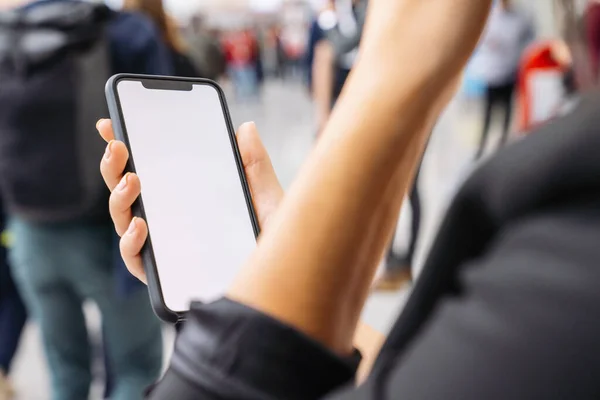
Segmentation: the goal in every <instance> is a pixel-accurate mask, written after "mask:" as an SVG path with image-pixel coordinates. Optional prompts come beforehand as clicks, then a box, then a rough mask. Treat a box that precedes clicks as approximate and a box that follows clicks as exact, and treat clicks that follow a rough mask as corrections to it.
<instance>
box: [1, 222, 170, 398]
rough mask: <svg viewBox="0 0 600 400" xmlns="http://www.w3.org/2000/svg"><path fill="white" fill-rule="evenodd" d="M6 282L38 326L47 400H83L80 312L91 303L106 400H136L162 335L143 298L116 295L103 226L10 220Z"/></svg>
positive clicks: (87, 358)
mask: <svg viewBox="0 0 600 400" xmlns="http://www.w3.org/2000/svg"><path fill="white" fill-rule="evenodd" d="M9 229H10V231H11V233H12V235H13V237H14V243H13V247H12V249H11V250H10V260H11V267H12V270H13V277H14V278H15V281H16V283H17V285H18V286H19V288H20V289H21V293H22V295H23V297H24V299H25V302H26V303H27V305H28V308H29V310H30V312H31V313H32V317H34V318H35V319H36V320H37V322H38V323H39V325H40V328H41V333H42V339H43V342H44V348H45V351H46V356H47V359H48V363H49V367H50V374H51V378H52V399H54V400H82V399H87V398H88V392H89V388H90V383H91V380H92V376H91V349H90V343H89V340H88V332H87V328H86V321H85V317H84V313H83V310H82V304H83V302H84V300H91V301H93V302H95V303H96V304H97V305H98V308H99V309H100V312H101V314H102V320H103V321H102V322H103V333H104V337H105V340H106V351H107V355H108V358H109V360H108V361H109V364H110V372H111V375H112V377H113V378H114V382H113V385H114V386H113V392H112V397H111V398H112V399H113V400H136V399H141V398H143V396H142V394H143V391H144V390H145V388H146V387H147V386H148V385H150V384H152V383H153V382H155V381H156V380H157V379H158V377H159V374H160V370H161V366H162V334H161V326H160V323H159V321H158V319H157V318H156V317H155V316H154V314H153V313H152V310H151V307H150V302H149V299H148V294H147V292H146V291H144V290H139V291H135V292H134V293H132V294H131V295H130V296H129V297H124V296H119V295H117V291H116V288H115V276H114V275H115V273H116V272H115V271H116V269H115V268H114V262H113V256H112V254H113V246H114V242H113V228H112V227H111V226H110V225H109V224H108V223H107V224H68V225H67V224H65V225H38V224H32V223H28V222H25V221H23V220H21V219H18V218H12V220H11V221H10V226H9Z"/></svg>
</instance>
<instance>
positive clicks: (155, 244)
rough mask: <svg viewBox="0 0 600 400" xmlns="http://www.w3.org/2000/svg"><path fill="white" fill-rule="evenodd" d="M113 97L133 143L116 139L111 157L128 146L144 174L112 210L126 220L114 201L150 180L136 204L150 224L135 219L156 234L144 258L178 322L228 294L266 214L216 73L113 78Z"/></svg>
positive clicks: (120, 133)
mask: <svg viewBox="0 0 600 400" xmlns="http://www.w3.org/2000/svg"><path fill="white" fill-rule="evenodd" d="M107 98H108V101H109V107H110V109H111V117H112V119H113V128H114V135H115V137H116V138H117V139H119V140H121V141H123V142H124V143H125V144H126V147H127V148H126V149H123V148H122V144H121V143H111V144H109V149H110V151H109V152H110V153H115V155H114V156H113V155H111V157H109V160H110V162H112V166H113V167H114V166H115V165H114V164H115V163H118V162H119V159H118V158H119V157H117V155H118V153H120V160H121V161H120V162H122V159H123V155H125V158H126V156H127V153H129V161H128V162H127V165H126V168H125V169H126V171H129V172H136V173H137V175H139V178H140V180H138V177H137V175H134V174H131V173H130V174H127V175H125V176H124V177H123V178H121V183H120V184H117V186H116V187H115V190H114V191H113V196H112V199H111V204H112V207H111V212H113V218H114V219H115V222H116V223H117V220H118V219H119V218H115V215H114V214H115V212H118V211H115V209H123V208H122V206H120V205H119V206H115V204H116V203H118V204H122V203H123V202H125V203H126V202H127V201H128V200H129V201H131V200H132V198H131V194H132V193H135V192H136V190H137V191H139V188H140V181H141V182H143V189H142V190H141V196H140V198H139V199H138V200H137V201H136V203H135V204H134V206H133V213H134V214H135V215H137V216H139V217H143V218H144V219H146V220H147V226H146V224H145V223H144V221H142V220H141V219H138V220H134V221H133V223H131V224H130V228H136V229H134V231H135V233H136V234H140V235H142V236H143V235H145V233H146V232H147V233H148V235H149V237H148V240H147V242H146V245H145V246H144V248H143V251H142V256H143V257H142V258H143V263H144V267H145V270H146V274H147V277H148V284H149V290H150V296H151V299H152V304H153V307H154V309H155V311H156V313H157V314H158V315H159V317H161V318H162V319H164V320H167V321H171V322H173V321H176V320H177V319H181V318H183V317H184V315H185V312H186V311H187V309H188V308H189V304H190V303H191V302H192V301H198V300H199V301H209V300H212V299H214V298H216V297H219V296H220V295H222V294H223V293H224V292H225V290H226V288H227V287H228V285H229V284H230V281H231V280H232V279H233V277H234V276H235V274H236V272H237V269H238V268H239V267H240V266H241V264H242V263H243V262H244V261H245V259H246V258H247V256H248V255H249V254H250V252H251V251H252V250H253V249H254V247H255V235H256V234H257V233H258V223H257V220H256V216H255V214H254V210H253V208H252V199H251V195H250V191H249V187H248V185H247V182H246V178H245V175H244V169H243V164H242V161H241V157H240V154H239V150H238V147H237V143H236V140H235V136H234V133H233V128H232V127H231V121H230V119H229V115H228V111H227V107H226V103H225V99H224V96H223V93H222V91H221V90H220V89H219V88H218V86H217V85H216V84H215V83H213V82H210V81H206V80H185V79H178V78H156V77H142V76H133V75H119V76H116V77H114V78H112V79H111V81H109V84H108V85H107ZM101 125H102V124H101ZM109 136H110V135H109ZM108 138H110V137H108ZM109 160H106V157H105V160H104V161H103V174H104V176H105V178H106V179H107V183H109V186H111V183H110V181H111V180H112V181H114V180H115V179H118V177H115V175H114V174H113V175H112V176H107V165H108V164H110V162H109ZM116 167H117V168H118V165H116ZM121 167H122V166H121ZM123 183H126V185H124V187H122V186H123ZM113 184H114V182H113ZM123 189H125V190H130V193H129V195H130V197H129V198H127V196H126V194H125V193H124V192H123ZM115 199H116V200H115ZM119 201H120V203H119ZM125 209H126V210H128V207H127V206H126V207H125ZM130 215H131V214H129V216H130ZM127 217H128V215H127V212H125V213H124V214H123V215H121V216H120V220H121V221H126V220H127V219H128V218H127ZM117 225H121V226H117V230H118V231H121V232H119V233H123V230H124V228H123V226H122V225H123V224H122V223H120V224H119V223H117ZM146 229H147V231H146ZM128 236H129V235H128V234H127V233H125V237H128Z"/></svg>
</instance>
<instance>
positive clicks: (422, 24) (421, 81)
mask: <svg viewBox="0 0 600 400" xmlns="http://www.w3.org/2000/svg"><path fill="white" fill-rule="evenodd" d="M491 3H492V1H491V0H489V1H483V0H452V1H440V2H429V1H427V2H424V1H420V0H389V1H374V2H372V3H371V6H370V10H369V20H368V23H367V25H366V34H365V36H364V43H363V47H362V49H361V56H360V58H359V61H358V63H357V65H356V67H355V70H354V71H353V73H352V75H351V77H350V80H349V83H348V86H347V88H346V89H344V92H343V94H342V96H341V98H340V100H339V103H338V105H337V107H336V110H335V111H334V113H333V115H332V118H331V120H330V122H329V124H328V126H327V128H326V131H325V132H324V134H323V136H322V138H321V140H320V141H319V143H318V145H317V148H316V149H315V151H314V152H313V153H312V154H311V157H310V158H309V160H308V162H307V164H306V165H305V167H304V169H303V170H302V171H301V173H300V175H299V177H298V179H297V180H296V182H295V183H294V185H293V187H292V189H291V190H290V192H289V193H288V194H287V195H285V196H284V194H283V191H282V189H281V187H280V186H279V185H278V182H277V178H276V175H275V172H274V170H273V169H272V165H271V164H270V160H269V157H268V155H267V153H266V151H265V149H264V147H263V146H262V144H261V142H260V139H259V137H258V133H257V131H256V127H255V125H254V124H251V123H250V124H245V125H243V126H242V127H241V128H240V131H239V133H238V143H239V145H240V151H241V154H242V158H243V161H244V165H245V166H246V167H247V169H246V173H247V177H248V180H249V183H250V186H251V189H252V192H253V200H254V203H255V206H256V209H257V214H258V218H259V221H260V222H261V225H262V234H261V235H262V236H261V239H260V241H259V242H258V246H257V249H256V250H255V252H254V254H253V255H252V256H251V257H250V259H249V261H248V262H247V263H246V264H245V265H244V266H243V267H242V270H241V271H240V275H239V277H238V279H237V280H236V281H235V282H234V283H233V284H232V285H231V287H230V288H229V290H228V291H227V293H226V297H225V298H223V299H221V300H219V301H216V302H214V303H210V304H200V303H195V304H193V305H192V306H191V311H190V313H189V315H188V316H187V321H186V324H185V326H184V329H183V331H182V332H181V333H180V336H179V338H178V341H177V345H176V350H175V353H174V356H173V359H172V361H171V366H170V369H169V370H168V372H167V373H166V375H165V377H164V378H163V380H162V381H161V382H159V383H158V385H157V386H156V387H155V388H154V391H153V392H152V393H151V394H150V397H149V398H150V399H154V400H161V399H171V398H177V399H180V400H186V399H199V398H201V399H220V400H223V399H240V398H257V399H331V400H334V399H339V400H342V399H347V400H350V399H355V400H359V399H364V400H367V399H373V400H374V399H378V400H379V399H462V400H469V399H473V400H480V399H557V400H558V399H592V398H596V396H597V394H598V391H599V389H600V383H599V382H598V379H597V375H598V374H599V373H600V342H599V341H598V336H599V335H600V318H599V314H600V310H599V308H598V303H599V301H600V291H598V282H599V281H600V268H598V259H600V247H599V246H598V241H599V240H600V212H599V206H598V205H599V204H600V180H599V179H598V176H599V175H600V158H599V157H598V149H599V148H600V132H599V127H600V120H599V119H600V113H599V109H600V97H599V93H598V92H597V91H596V92H595V93H590V94H589V95H588V96H584V97H585V98H584V100H582V102H581V103H580V105H579V106H578V108H577V110H575V111H574V112H573V113H571V114H570V115H569V116H567V117H566V118H564V119H559V120H556V121H554V123H552V124H548V125H545V126H544V127H542V128H541V129H540V130H539V131H538V132H537V133H534V134H532V135H529V136H528V137H527V138H525V139H524V140H522V141H521V142H519V143H517V144H515V145H514V146H510V147H508V148H506V149H505V150H503V151H500V152H499V153H498V154H497V155H496V156H494V157H493V158H492V159H490V160H489V161H488V162H486V163H485V164H483V165H482V166H481V168H480V169H479V170H478V171H476V172H475V173H474V175H473V176H472V177H471V178H470V179H469V180H468V181H467V182H466V183H465V185H464V187H463V188H462V190H460V191H459V192H458V194H457V196H456V198H455V200H454V202H453V204H452V206H451V207H450V209H449V211H448V214H447V216H446V218H445V219H444V221H443V223H442V225H441V229H440V232H439V234H438V236H437V239H436V241H435V243H434V244H433V247H432V249H431V252H430V256H429V258H428V261H427V262H426V264H425V267H424V270H423V273H422V275H421V277H420V279H419V280H418V281H417V283H416V285H415V288H414V290H413V291H412V294H411V297H410V298H409V300H408V303H407V305H406V307H405V308H404V309H403V311H402V313H401V315H400V316H399V319H398V321H397V322H396V325H395V326H394V328H393V329H392V330H391V332H390V334H389V337H388V339H387V341H386V343H384V344H383V347H381V342H379V341H378V340H372V339H373V338H371V339H369V340H367V341H366V342H364V343H363V342H361V340H362V339H364V338H362V337H360V335H358V336H357V335H355V334H356V333H358V332H359V331H360V330H359V329H358V328H357V326H358V324H359V317H360V314H361V311H362V309H363V306H364V304H365V300H366V299H367V296H368V293H369V283H370V282H369V281H370V278H371V277H372V276H373V274H374V272H375V270H376V268H377V264H378V261H379V257H380V255H381V254H382V253H383V251H384V249H385V246H386V245H387V243H388V242H389V237H390V236H391V233H392V231H393V228H394V226H393V223H386V224H385V225H382V221H393V220H394V218H393V216H394V215H396V216H397V214H398V212H399V209H400V204H401V202H402V197H403V196H402V195H403V193H404V192H405V191H406V189H407V188H408V186H409V185H410V181H411V179H412V175H413V171H414V170H415V169H416V166H417V164H418V162H419V160H420V158H421V154H422V151H423V149H424V145H425V143H426V142H427V135H428V134H429V133H430V132H431V128H432V125H433V124H434V123H435V121H436V119H437V117H438V116H439V114H440V112H441V111H442V109H443V108H444V107H445V105H446V104H447V102H448V101H449V100H450V98H451V97H452V95H453V93H454V91H455V90H456V88H457V86H458V82H459V80H460V74H461V72H462V70H463V68H464V65H465V64H466V62H467V60H468V59H469V56H470V54H471V53H472V51H473V49H474V48H475V46H476V44H477V42H478V39H479V35H480V33H481V32H482V30H483V28H484V25H485V20H486V17H487V15H488V12H489V10H490V7H491ZM562 3H563V4H564V3H569V4H570V3H571V2H570V1H564V2H562ZM450 33H451V34H450ZM415 37H419V38H420V40H419V41H418V42H415V40H414V38H415ZM423 49H428V51H427V52H423ZM431 49H434V50H431ZM406 59H411V60H412V59H419V61H420V62H419V63H418V65H416V64H415V63H402V62H401V63H396V62H395V61H396V60H406ZM595 86H596V87H597V84H596V85H595ZM98 127H99V130H100V132H101V134H102V136H103V137H104V138H105V140H112V139H113V138H114V136H113V133H112V129H111V124H110V121H100V123H99V125H98ZM113 146H116V147H115V148H119V149H120V152H121V153H120V154H121V155H122V157H120V158H118V159H115V158H113V159H109V160H107V159H104V160H103V161H102V171H103V172H104V175H105V178H106V180H107V183H108V185H109V186H110V188H114V187H115V186H117V185H118V183H119V182H120V181H121V180H122V179H123V173H124V167H125V165H126V162H127V153H126V148H125V145H124V144H123V143H118V142H117V143H116V144H115V143H114V142H113ZM524 171H526V173H524ZM129 179H133V180H135V181H136V182H137V184H136V186H135V188H131V190H129V191H128V192H127V194H123V193H120V194H118V195H115V196H114V197H113V201H117V202H118V204H119V206H120V207H119V208H118V209H116V210H115V211H116V212H115V213H113V218H114V220H115V222H116V223H117V224H118V225H119V227H120V229H121V230H122V231H128V234H126V235H124V236H123V238H122V242H121V244H122V247H121V249H122V255H123V257H124V258H125V260H126V263H127V265H128V267H129V268H130V270H131V271H132V273H133V274H134V275H136V276H139V277H140V278H141V279H144V272H143V263H142V259H141V257H140V250H141V249H142V247H143V245H144V242H145V241H146V238H147V234H148V228H147V225H146V223H145V222H144V221H143V220H141V219H139V218H135V219H132V217H131V215H132V214H131V210H130V209H129V207H130V206H131V204H132V203H133V202H134V201H135V199H136V198H137V197H138V196H139V193H140V190H139V188H140V186H139V184H140V182H139V181H138V180H137V179H138V178H137V177H131V176H130V177H129ZM275 209H276V210H277V211H275ZM174 240H176V239H174ZM190 262H202V260H190ZM355 338H357V340H356V341H355ZM361 344H362V345H361ZM355 347H358V348H359V349H362V350H363V354H364V355H365V356H366V358H367V360H370V359H371V357H370V356H371V355H373V354H377V353H379V356H378V358H377V360H376V362H375V365H374V366H373V367H372V368H371V372H370V374H368V376H367V378H366V380H365V381H364V382H363V383H362V384H360V385H359V386H358V387H357V385H356V382H355V374H356V369H357V366H358V365H359V363H360V362H361V357H360V354H359V353H358V352H357V351H356V350H355Z"/></svg>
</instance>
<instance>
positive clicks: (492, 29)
mask: <svg viewBox="0 0 600 400" xmlns="http://www.w3.org/2000/svg"><path fill="white" fill-rule="evenodd" d="M533 37H534V29H533V24H532V22H531V21H530V19H529V17H528V16H527V15H525V14H524V13H523V12H522V11H520V10H519V8H518V7H517V6H515V5H514V4H513V2H512V0H499V1H498V4H497V5H496V6H495V7H494V10H493V12H492V14H491V15H490V18H489V21H488V24H487V27H486V32H485V34H484V36H483V38H482V41H481V44H480V48H479V51H478V53H477V56H476V60H477V62H476V63H475V64H474V65H475V66H476V72H475V73H476V74H477V76H478V78H479V79H481V81H482V82H483V83H484V84H485V86H486V89H485V105H484V107H485V110H484V114H483V117H484V122H483V129H482V132H481V138H480V141H479V148H478V150H477V153H476V155H475V160H478V159H480V158H481V157H482V156H483V154H484V152H485V149H486V145H487V140H488V136H489V133H490V129H491V123H492V115H493V113H494V110H495V109H500V110H502V112H503V113H504V122H503V128H502V129H503V130H502V137H501V139H500V146H504V144H505V143H506V141H507V140H508V135H509V132H510V126H511V122H512V114H513V97H514V92H515V87H516V84H517V77H518V70H519V63H520V60H521V55H522V53H523V50H525V48H526V46H527V45H528V44H529V42H530V41H531V40H532V39H533Z"/></svg>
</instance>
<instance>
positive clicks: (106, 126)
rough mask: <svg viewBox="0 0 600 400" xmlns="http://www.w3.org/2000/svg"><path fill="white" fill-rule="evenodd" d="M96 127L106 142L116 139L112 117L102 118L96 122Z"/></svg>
mask: <svg viewBox="0 0 600 400" xmlns="http://www.w3.org/2000/svg"><path fill="white" fill-rule="evenodd" d="M96 129H98V132H100V136H102V139H104V140H106V142H107V143H108V142H110V141H111V140H115V133H114V132H113V126H112V121H111V120H110V119H101V120H99V121H98V123H97V124H96Z"/></svg>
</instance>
